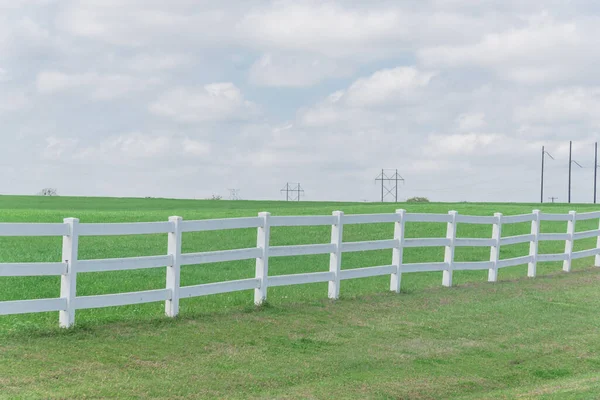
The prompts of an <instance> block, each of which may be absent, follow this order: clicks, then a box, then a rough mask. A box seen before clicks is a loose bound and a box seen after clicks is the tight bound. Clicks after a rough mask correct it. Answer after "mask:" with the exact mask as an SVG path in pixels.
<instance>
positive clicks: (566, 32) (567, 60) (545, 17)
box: [418, 13, 600, 84]
mask: <svg viewBox="0 0 600 400" xmlns="http://www.w3.org/2000/svg"><path fill="white" fill-rule="evenodd" d="M598 21H600V19H599V18H597V17H589V18H584V19H580V20H578V21H572V20H571V21H558V20H556V19H555V18H553V17H552V16H550V15H549V14H548V13H542V14H537V15H534V16H530V17H528V18H526V19H525V21H524V22H525V26H523V27H511V28H509V29H506V30H504V31H503V32H500V33H495V32H494V33H488V34H486V35H484V36H483V37H482V38H481V40H480V41H479V42H478V43H475V44H468V45H459V46H433V47H428V48H424V49H420V50H419V51H418V54H419V58H420V60H421V61H422V62H423V63H424V64H425V65H427V66H430V67H435V68H440V67H453V68H456V67H467V66H479V67H484V68H489V69H491V70H492V71H494V72H495V73H496V74H497V75H499V76H500V77H502V78H503V79H508V80H511V81H515V82H517V83H526V84H541V83H548V82H552V81H563V80H569V79H577V78H578V77H577V76H575V75H574V73H575V74H579V75H581V74H582V73H583V74H589V73H592V72H593V73H595V71H593V70H592V68H590V65H591V63H593V64H595V62H596V61H598V60H600V57H599V56H598V54H597V52H590V51H587V50H586V49H589V48H590V47H591V46H593V45H592V43H593V42H594V39H593V38H595V37H597V36H598V35H600V30H599V29H598ZM586 64H587V66H586Z"/></svg>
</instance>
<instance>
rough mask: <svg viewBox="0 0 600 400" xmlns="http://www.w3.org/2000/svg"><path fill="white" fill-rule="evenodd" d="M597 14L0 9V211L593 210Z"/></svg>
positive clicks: (466, 7) (353, 4)
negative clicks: (237, 203) (40, 203)
mask: <svg viewBox="0 0 600 400" xmlns="http://www.w3.org/2000/svg"><path fill="white" fill-rule="evenodd" d="M598 38H600V3H599V2H597V1H596V0H528V1H522V0H479V1H474V0H473V1H468V0H420V1H418V2H416V1H412V0H411V1H408V0H406V1H404V0H396V1H387V0H381V1H374V0H346V1H328V0H325V1H299V0H298V1H263V0H246V1H241V0H238V1H231V0H220V1H203V0H170V1H168V2H166V1H163V0H87V1H71V0H0V168H1V169H2V173H1V174H0V194H35V193H37V192H39V191H40V190H41V189H42V188H45V187H53V188H56V189H57V190H58V193H59V194H61V195H74V196H119V197H147V196H151V197H167V198H198V199H201V198H208V197H211V196H212V195H220V196H223V197H224V198H227V197H228V196H229V192H228V189H233V188H235V189H239V196H240V197H241V198H243V199H257V200H259V199H273V200H278V199H284V195H283V194H282V193H281V192H280V189H281V188H283V187H284V186H285V184H286V182H300V183H301V185H302V187H303V188H304V190H305V193H304V194H305V196H304V197H303V199H304V200H312V201H315V200H332V201H333V200H340V201H342V200H343V201H377V200H379V198H380V195H381V188H380V186H378V183H377V182H376V181H375V178H376V177H377V175H378V174H380V173H381V169H382V168H386V169H387V168H390V169H398V172H399V173H400V175H401V176H402V177H403V178H404V179H405V181H404V183H403V184H401V185H400V187H399V200H403V199H406V198H408V197H412V196H425V197H428V198H429V199H430V200H432V201H497V202H538V201H539V197H540V162H541V146H545V148H546V150H547V151H548V152H549V153H550V154H551V155H552V156H553V157H554V160H552V159H550V158H548V159H547V163H546V165H547V169H546V183H545V195H544V197H545V199H544V200H545V201H548V197H550V196H553V197H557V198H558V200H556V201H558V202H566V200H567V183H568V150H569V141H573V159H574V160H576V161H577V162H578V163H579V164H581V165H582V166H583V168H579V166H577V165H575V164H573V165H574V168H573V178H572V179H573V192H572V200H573V202H591V201H592V200H593V178H594V142H595V141H596V140H597V139H598V136H599V135H598V133H599V132H600V72H598V65H600V51H598V47H599V45H600V39H598Z"/></svg>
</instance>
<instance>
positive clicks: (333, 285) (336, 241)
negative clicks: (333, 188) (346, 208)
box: [327, 211, 344, 300]
mask: <svg viewBox="0 0 600 400" xmlns="http://www.w3.org/2000/svg"><path fill="white" fill-rule="evenodd" d="M332 215H333V216H334V217H335V223H334V224H333V225H331V244H333V245H335V249H334V252H333V253H330V254H329V272H333V280H331V281H329V287H328V293H327V296H328V297H329V298H330V299H333V300H335V299H337V298H338V297H340V270H341V269H342V241H343V235H344V221H343V219H344V212H343V211H334V212H333V213H332Z"/></svg>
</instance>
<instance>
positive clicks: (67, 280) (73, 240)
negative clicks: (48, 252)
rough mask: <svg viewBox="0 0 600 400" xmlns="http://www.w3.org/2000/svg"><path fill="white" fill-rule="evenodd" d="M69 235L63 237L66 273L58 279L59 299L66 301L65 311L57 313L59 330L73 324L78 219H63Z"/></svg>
mask: <svg viewBox="0 0 600 400" xmlns="http://www.w3.org/2000/svg"><path fill="white" fill-rule="evenodd" d="M64 223H65V224H67V225H68V226H69V235H68V236H63V245H62V262H64V263H66V264H67V272H66V273H65V274H64V275H61V277H60V297H61V298H63V299H66V300H67V308H66V310H61V311H59V316H58V321H59V325H60V327H61V328H70V327H71V326H73V324H74V323H75V307H74V301H75V297H76V296H77V252H78V250H79V232H78V227H79V219H77V218H65V219H64Z"/></svg>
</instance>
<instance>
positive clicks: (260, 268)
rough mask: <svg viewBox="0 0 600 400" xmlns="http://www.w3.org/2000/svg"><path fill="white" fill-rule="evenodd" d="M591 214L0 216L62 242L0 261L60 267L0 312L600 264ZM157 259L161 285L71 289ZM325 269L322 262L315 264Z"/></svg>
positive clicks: (394, 285)
mask: <svg viewBox="0 0 600 400" xmlns="http://www.w3.org/2000/svg"><path fill="white" fill-rule="evenodd" d="M589 220H599V221H598V222H599V223H600V211H595V212H588V213H582V214H577V213H576V212H574V211H571V212H570V213H568V214H548V213H541V212H539V211H538V210H534V211H533V212H532V213H531V214H524V215H506V216H504V215H502V214H500V213H496V214H494V215H493V216H472V215H460V214H458V213H457V212H455V211H450V212H449V213H448V214H423V213H407V212H406V211H405V210H397V212H396V213H391V214H365V215H344V213H343V212H341V211H336V212H334V213H333V214H332V215H317V216H271V215H270V214H269V213H266V212H265V213H260V214H259V216H257V217H243V218H229V219H212V220H200V221H183V219H182V218H181V217H171V218H169V220H168V221H165V222H137V223H85V224H84V223H82V224H80V223H79V220H77V219H75V218H67V219H65V220H64V223H62V224H60V223H0V236H61V237H62V238H63V244H62V247H63V251H62V261H61V262H40V263H31V262H28V263H3V264H2V263H0V277H28V276H60V277H61V285H60V297H59V298H51V299H32V300H14V301H4V302H0V315H10V314H23V313H35V312H56V311H58V312H59V314H60V315H59V324H60V326H62V327H65V328H68V327H70V326H72V325H73V324H74V322H75V310H78V309H91V308H101V307H113V306H123V305H132V304H142V303H151V302H165V312H166V314H167V315H168V316H171V317H174V316H176V315H177V314H178V312H179V300H180V299H182V298H183V299H185V298H190V297H199V296H207V295H212V294H219V293H230V292H236V291H245V290H254V299H255V303H256V304H261V303H263V302H264V301H265V300H266V298H267V291H268V288H269V287H278V286H289V285H302V284H313V283H327V284H328V297H329V298H331V299H336V298H338V296H339V288H340V281H343V280H348V279H360V278H367V277H374V276H384V275H389V276H390V289H391V290H392V291H395V292H399V291H400V281H401V275H402V273H415V272H443V279H442V284H443V285H444V286H452V273H453V271H469V270H473V271H476V270H488V271H489V272H488V280H489V281H490V282H495V281H496V280H497V279H498V270H499V269H501V268H507V267H513V266H519V265H527V275H528V276H530V277H534V276H535V275H536V265H537V263H539V262H562V263H563V270H564V271H567V272H568V271H570V270H571V261H572V260H576V259H580V258H585V257H594V265H595V266H600V224H599V225H598V229H593V230H588V231H581V232H576V231H575V225H576V223H577V221H589ZM542 221H562V222H566V223H567V231H566V232H554V233H540V225H541V222H542ZM407 222H410V223H442V224H446V226H447V230H446V231H447V234H446V237H428V238H406V237H405V224H406V223H407ZM519 223H529V224H530V225H531V233H529V234H521V235H516V236H504V237H503V236H502V226H503V225H507V224H519ZM353 224H393V225H394V236H393V238H390V239H384V240H370V241H359V242H344V241H343V226H344V225H353ZM457 224H481V225H490V226H491V228H492V229H491V235H490V236H489V237H485V238H463V237H457V236H456V231H457V230H456V226H457ZM300 226H331V241H330V243H319V244H303V245H286V246H271V245H270V237H271V228H272V227H300ZM248 228H254V229H257V241H256V243H257V245H256V247H252V248H241V249H231V250H219V251H206V252H199V253H182V252H181V243H182V238H183V233H187V232H203V231H215V230H230V229H248ZM155 234H166V235H167V237H168V241H167V242H168V246H167V247H168V251H167V254H164V255H156V256H143V257H129V258H112V259H95V260H79V259H78V243H79V237H81V236H105V235H116V236H118V235H155ZM589 238H596V247H595V248H592V249H587V250H580V251H573V247H574V242H575V241H576V240H580V239H589ZM542 241H555V242H556V241H560V242H562V241H564V242H565V251H564V252H561V253H554V254H539V253H538V248H539V243H540V242H542ZM523 243H529V253H528V254H525V255H522V256H519V257H513V258H508V259H502V258H500V249H501V248H502V247H503V246H510V245H516V244H523ZM419 247H423V248H424V247H443V248H444V249H445V252H444V260H443V261H439V262H428V263H405V262H403V251H404V249H407V248H419ZM457 247H486V248H487V247H489V248H490V258H489V260H481V261H457V260H455V257H454V250H455V248H457ZM390 250H391V254H390V255H391V258H390V259H391V264H390V265H380V266H370V267H369V266H367V267H363V268H353V269H344V268H342V255H343V253H351V252H364V251H390ZM326 254H329V258H330V262H329V270H328V271H322V272H310V273H298V274H291V275H269V273H268V264H269V258H270V257H291V256H307V255H326ZM241 260H253V262H255V263H256V276H255V277H253V278H249V279H239V280H231V281H224V282H212V283H204V284H200V285H192V286H181V284H180V273H181V272H180V271H181V267H182V266H186V265H201V264H208V263H221V262H230V261H241ZM160 267H163V268H165V267H166V286H165V288H163V289H156V290H145V291H139V292H131V293H113V294H99V295H92V296H77V287H76V282H77V280H76V275H77V274H80V273H89V272H110V271H122V270H133V269H146V268H160ZM324 269H325V268H324Z"/></svg>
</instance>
